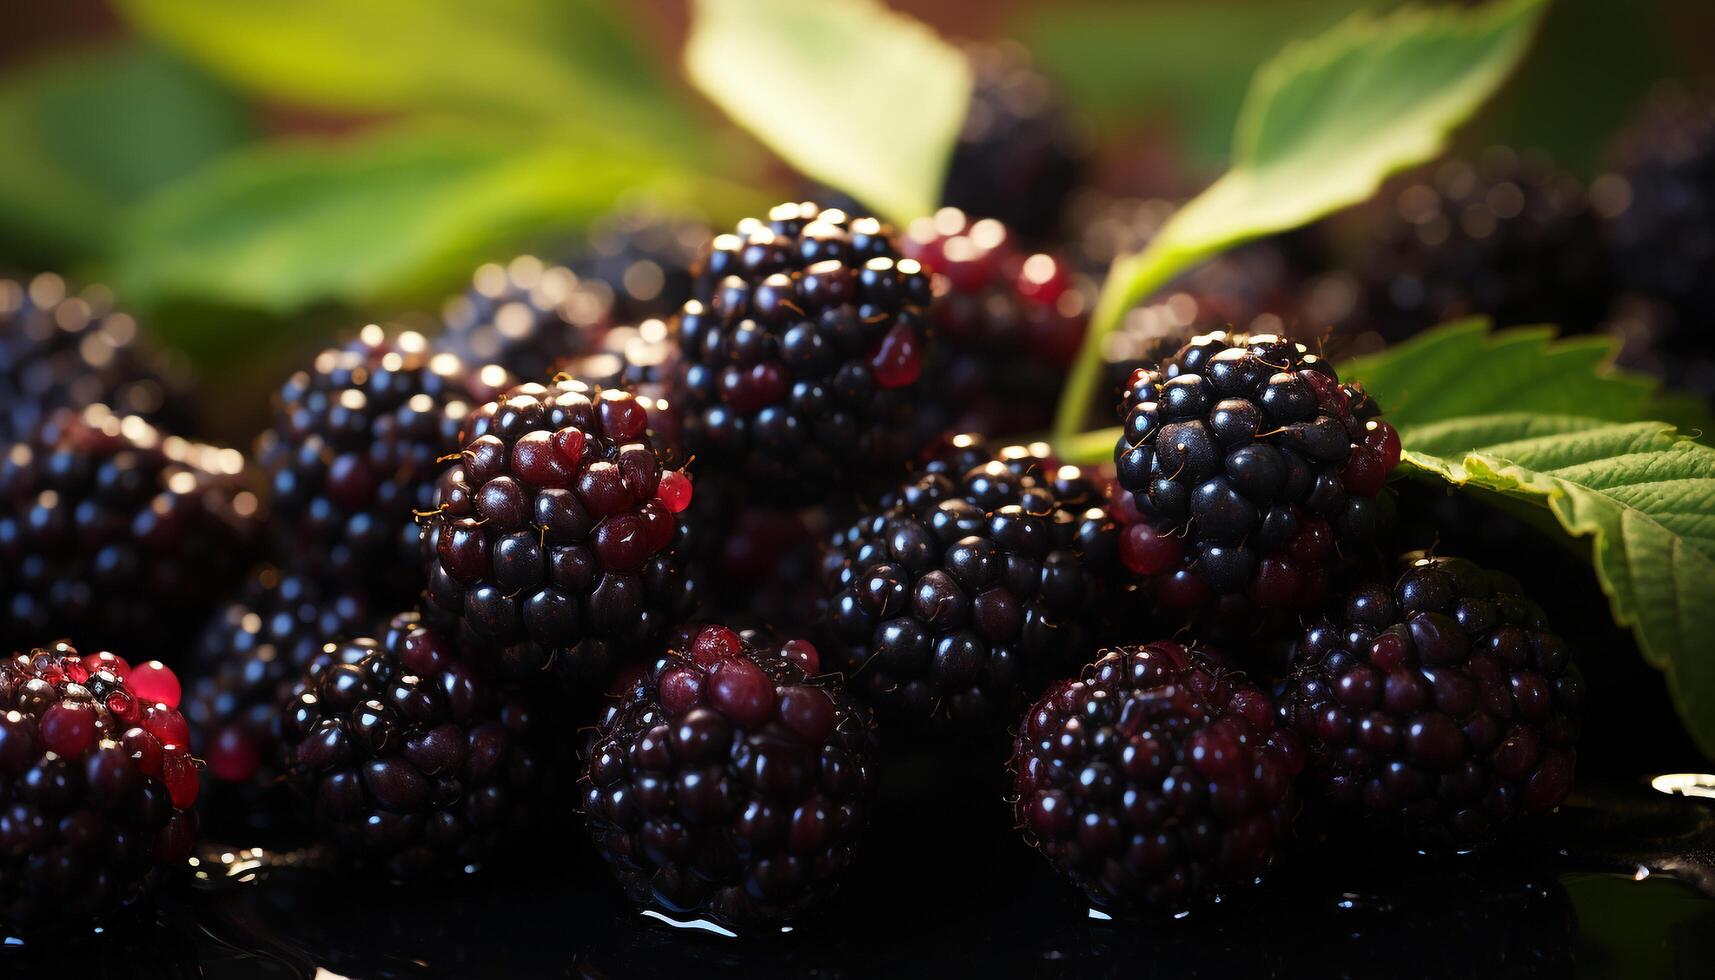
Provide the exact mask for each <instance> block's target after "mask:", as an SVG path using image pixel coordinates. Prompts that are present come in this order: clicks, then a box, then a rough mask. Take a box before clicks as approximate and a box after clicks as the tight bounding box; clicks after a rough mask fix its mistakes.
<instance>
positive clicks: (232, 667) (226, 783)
mask: <svg viewBox="0 0 1715 980" xmlns="http://www.w3.org/2000/svg"><path fill="white" fill-rule="evenodd" d="M369 626H370V623H369V617H368V604H367V602H366V601H365V600H364V597H363V596H362V595H359V594H356V593H341V594H332V595H325V594H323V593H322V591H321V589H320V587H319V586H318V585H317V584H316V582H315V580H314V579H311V578H307V577H305V576H301V575H292V574H290V573H287V572H282V571H281V570H279V569H277V568H274V567H272V566H268V565H264V566H262V567H260V568H257V569H255V570H254V571H253V572H252V573H251V575H250V577H249V579H248V580H247V581H246V583H245V586H244V589H243V592H242V593H241V594H240V595H239V597H237V598H236V599H235V600H234V601H232V602H230V603H228V604H227V605H226V606H225V607H224V608H221V609H219V610H216V612H215V614H214V615H213V616H212V617H211V618H210V619H209V621H208V623H207V625H206V626H204V627H203V632H202V636H201V637H200V638H199V639H198V641H197V645H196V648H195V651H194V653H193V657H194V662H195V665H196V668H197V670H196V679H195V681H194V682H193V683H192V685H191V690H190V692H189V695H188V696H187V697H186V699H185V706H184V714H185V719H186V720H187V721H189V722H190V726H191V746H192V748H194V749H195V750H196V752H197V755H198V757H200V758H202V759H203V760H205V761H206V763H207V765H208V774H209V776H210V777H212V779H213V780H214V782H213V784H212V785H211V787H210V788H211V789H222V790H224V789H227V788H229V787H231V786H234V785H237V786H242V787H254V786H256V785H259V784H260V783H262V782H265V781H266V780H264V779H262V778H260V777H261V774H262V773H263V772H264V771H265V770H268V771H271V769H272V765H271V764H272V762H273V761H274V756H275V743H276V740H277V738H278V731H277V729H278V721H279V707H280V702H281V700H282V698H283V697H284V695H285V694H286V692H287V691H288V690H289V689H290V688H291V686H292V684H293V683H295V682H296V681H297V679H298V676H299V675H300V674H301V673H302V672H303V671H304V669H305V668H307V667H308V666H309V664H310V661H311V660H312V659H314V658H315V657H316V656H317V655H318V654H320V653H321V652H322V648H323V647H324V646H326V645H327V644H329V643H332V642H334V641H336V640H341V639H344V638H345V637H348V636H355V635H357V634H358V633H360V632H361V631H363V630H365V629H367V628H368V627H369ZM237 795H240V796H251V795H254V794H249V793H244V792H240V793H238V794H237Z"/></svg>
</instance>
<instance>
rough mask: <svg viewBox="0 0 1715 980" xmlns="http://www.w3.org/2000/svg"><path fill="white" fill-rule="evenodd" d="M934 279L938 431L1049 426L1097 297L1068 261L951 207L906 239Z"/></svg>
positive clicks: (932, 368) (932, 370)
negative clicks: (1034, 248) (1021, 242)
mask: <svg viewBox="0 0 1715 980" xmlns="http://www.w3.org/2000/svg"><path fill="white" fill-rule="evenodd" d="M900 249H901V250H902V251H903V252H904V253H905V256H906V257H907V258H911V259H915V260H917V262H918V263H919V264H920V265H922V267H923V268H924V269H925V270H926V271H928V272H929V273H930V274H931V275H932V277H933V278H932V280H931V288H932V291H933V294H934V302H933V304H932V307H931V309H932V311H933V318H934V322H935V327H936V331H937V332H936V344H935V349H934V352H933V354H932V356H931V357H930V359H929V364H928V367H927V368H926V372H927V374H928V377H929V382H928V384H927V388H928V390H929V391H930V392H932V393H933V398H932V399H931V401H932V403H933V405H934V406H936V407H938V408H940V409H941V411H939V412H935V411H925V412H922V413H921V416H922V420H923V421H924V424H925V428H926V430H927V431H930V432H931V433H939V432H946V431H961V432H963V431H969V432H983V433H986V434H988V435H990V436H1006V435H1012V434H1017V433H1023V432H1037V431H1042V430H1044V429H1047V428H1048V426H1049V425H1050V423H1052V422H1053V409H1054V402H1055V399H1057V398H1058V397H1059V393H1060V384H1061V381H1062V379H1064V377H1065V375H1066V373H1067V371H1068V370H1069V369H1070V367H1071V363H1072V360H1073V359H1074V358H1075V357H1076V356H1077V353H1078V347H1079V345H1080V344H1082V342H1083V339H1084V330H1085V328H1086V327H1087V326H1088V324H1089V299H1090V297H1089V294H1088V292H1087V291H1086V290H1085V289H1083V288H1082V284H1081V283H1080V282H1078V281H1077V280H1075V279H1074V277H1073V275H1072V273H1071V271H1070V269H1069V268H1068V267H1067V265H1066V263H1064V262H1062V261H1060V260H1058V259H1056V258H1055V257H1054V256H1052V255H1048V254H1046V253H1043V252H1036V253H1030V252H1027V251H1026V250H1024V249H1022V248H1020V247H1018V245H1017V244H1016V243H1015V242H1013V241H1012V240H1011V238H1010V236H1009V233H1008V231H1007V229H1006V226H1004V225H1002V224H1001V223H1000V222H999V221H996V220H994V219H992V218H985V219H982V220H980V221H973V220H972V219H970V218H968V217H966V215H965V214H964V212H962V211H959V210H958V209H957V208H942V209H941V210H940V211H939V212H937V213H936V214H935V216H934V217H932V218H924V219H921V220H919V221H917V222H915V223H913V224H912V226H911V227H910V229H909V230H908V231H907V233H906V235H905V237H904V238H903V239H901V240H900Z"/></svg>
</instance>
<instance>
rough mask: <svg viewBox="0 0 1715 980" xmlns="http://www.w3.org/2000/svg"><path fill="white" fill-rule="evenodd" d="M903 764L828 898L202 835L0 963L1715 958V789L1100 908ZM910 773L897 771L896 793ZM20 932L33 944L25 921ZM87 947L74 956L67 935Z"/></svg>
mask: <svg viewBox="0 0 1715 980" xmlns="http://www.w3.org/2000/svg"><path fill="white" fill-rule="evenodd" d="M929 775H930V773H929V772H928V771H927V770H925V771H923V772H921V773H913V772H911V771H910V770H909V769H906V770H903V772H902V775H901V777H900V778H901V779H902V780H904V782H902V783H897V784H896V785H895V787H894V788H893V789H894V790H895V791H893V792H888V793H887V799H886V801H884V806H883V807H882V809H881V812H880V814H879V816H878V825H877V833H876V834H875V835H874V836H873V837H872V838H871V840H870V844H871V849H870V852H869V854H868V855H867V858H866V859H865V860H864V861H862V862H860V865H859V867H858V869H857V871H856V873H855V874H854V876H853V878H852V879H851V880H850V881H849V882H848V886H847V887H846V888H844V889H843V890H842V891H841V892H840V894H839V895H838V896H837V898H836V899H835V901H834V904H833V906H832V907H831V908H829V909H827V910H826V912H825V914H824V915H822V916H819V917H818V918H817V919H816V920H815V921H813V922H806V923H802V924H800V925H799V926H798V928H796V929H794V930H791V931H788V932H784V933H780V932H775V933H758V934H751V935H744V936H740V937H737V938H730V937H726V936H721V935H717V934H715V933H714V932H712V931H708V930H707V928H706V927H705V928H702V929H699V928H696V927H687V926H685V925H678V926H675V925H670V924H668V923H665V922H664V921H661V920H659V919H655V918H650V917H647V916H645V915H643V914H640V913H639V912H637V911H635V910H633V909H631V908H629V907H627V905H626V903H625V901H624V899H623V897H622V896H621V895H620V894H619V892H618V891H617V889H616V888H614V886H613V885H611V884H610V883H609V882H608V880H607V877H606V874H605V872H604V870H603V869H602V868H601V866H600V865H599V863H598V862H597V861H596V860H595V858H594V857H593V855H592V854H591V853H590V852H589V851H588V849H587V846H586V845H585V843H584V841H583V839H582V837H581V834H580V832H579V831H578V828H577V827H576V826H575V825H574V824H570V823H568V825H567V827H566V833H565V835H564V836H563V837H560V838H552V837H547V836H544V837H542V838H541V839H540V840H537V841H535V842H533V846H532V847H530V848H528V849H527V850H526V851H525V852H524V853H520V854H516V855H513V856H512V857H511V859H510V860H508V861H507V862H506V863H505V864H504V866H500V867H495V868H492V869H490V870H488V871H485V872H483V873H480V874H476V875H471V876H467V877H463V878H460V879H457V880H453V881H443V882H436V883H432V884H428V885H415V886H405V885H398V884H392V883H388V882H385V881H377V880H373V879H366V878H362V877H354V876H351V875H341V874H333V873H329V872H328V871H327V870H326V869H325V867H321V866H319V865H320V859H319V858H318V857H317V856H315V855H302V854H299V855H289V854H288V855H285V856H283V857H282V856H278V855H275V854H272V853H264V852H260V851H258V852H245V851H240V850H234V851H232V852H229V853H228V855H227V856H226V860H224V861H223V860H221V856H220V855H218V854H214V853H210V854H209V855H207V856H206V857H205V859H204V860H203V861H202V862H201V863H200V864H199V866H198V867H197V868H196V869H195V872H194V873H192V874H190V875H187V876H186V877H185V878H184V879H183V880H181V881H178V882H175V883H174V886H173V887H172V888H170V889H168V891H167V893H166V894H165V895H164V896H163V898H162V900H161V902H160V903H159V905H158V908H157V909H155V910H154V911H153V912H152V913H151V914H150V915H149V916H148V917H146V918H142V919H140V920H139V921H132V922H128V923H123V924H116V925H115V926H113V927H112V928H110V929H109V930H108V931H107V932H106V934H104V935H100V936H88V935H84V936H80V937H78V938H77V939H76V940H75V945H74V946H72V947H70V948H68V942H71V941H70V940H67V939H60V940H57V941H49V940H32V941H29V942H25V943H23V944H22V945H12V946H10V948H7V949H4V950H0V976H7V977H12V976H19V977H24V976H37V975H41V976H66V975H67V974H65V973H64V972H63V970H64V969H65V967H66V965H67V960H66V956H67V955H68V953H70V954H72V955H75V958H76V963H77V968H76V971H75V972H74V973H73V974H71V975H75V976H98V977H115V978H117V977H139V978H147V977H163V978H165V977H173V978H177V977H209V978H240V977H279V978H283V980H285V978H305V980H310V978H317V977H323V978H325V977H328V976H329V975H332V976H343V977H352V978H358V977H363V978H368V977H471V976H479V977H488V976H493V977H560V976H578V977H687V976H699V977H709V976H825V977H882V976H887V977H900V976H908V977H909V976H969V975H988V976H1021V977H1060V976H1097V977H1107V976H1112V977H1120V976H1127V977H1131V976H1162V977H1229V976H1232V977H1240V976H1242V977H1249V978H1256V977H1300V976H1319V977H1473V976H1480V977H1486V976H1504V977H1538V976H1541V977H1558V976H1575V975H1576V976H1626V977H1632V976H1669V977H1700V976H1708V975H1710V969H1711V964H1715V898H1712V897H1710V893H1709V892H1707V891H1699V890H1698V887H1697V886H1699V885H1701V886H1703V887H1704V888H1709V887H1711V886H1715V800H1711V799H1706V798H1698V797H1695V796H1689V797H1688V796H1684V795H1677V794H1668V793H1664V792H1661V791H1659V790H1656V789H1652V788H1650V786H1649V784H1648V782H1647V781H1633V780H1626V781H1620V782H1614V783H1599V784H1597V785H1594V786H1581V787H1580V789H1579V791H1578V793H1577V794H1576V795H1575V796H1574V798H1573V799H1572V800H1570V801H1569V802H1568V803H1567V805H1566V806H1565V807H1563V808H1562V810H1561V811H1560V812H1559V813H1558V814H1556V815H1555V816H1554V817H1553V818H1552V819H1551V820H1549V821H1548V822H1546V823H1544V824H1542V825H1541V826H1540V827H1539V828H1538V832H1537V833H1534V834H1533V835H1532V836H1531V839H1530V840H1529V841H1528V843H1520V842H1515V843H1513V844H1511V845H1508V846H1506V847H1497V848H1493V849H1491V850H1489V851H1487V852H1484V853H1481V854H1476V855H1466V856H1461V857H1448V858H1438V859H1428V858H1422V857H1415V856H1389V855H1386V854H1384V853H1383V852H1382V851H1381V850H1379V849H1378V848H1376V847H1374V846H1371V845H1368V844H1366V843H1364V842H1362V841H1359V840H1355V839H1343V838H1338V837H1336V838H1333V839H1324V840H1313V841H1306V842H1304V843H1303V845H1302V847H1301V850H1300V852H1299V853H1295V854H1293V855H1291V856H1290V857H1289V859H1288V860H1287V861H1286V862H1284V863H1283V865H1282V867H1281V868H1280V869H1279V873H1278V874H1276V875H1275V876H1274V878H1273V879H1272V880H1271V882H1270V883H1269V884H1268V885H1267V886H1266V887H1264V888H1262V889H1259V890H1258V891H1257V892H1255V893H1252V894H1251V895H1248V896H1245V897H1243V898H1242V899H1240V900H1238V901H1235V902H1231V903H1229V904H1228V905H1226V906H1223V907H1220V908H1216V909H1211V910H1208V911H1205V912H1200V913H1197V914H1194V915H1190V916H1186V917H1184V918H1183V919H1180V920H1172V919H1162V920H1153V921H1124V920H1120V921H1103V920H1101V919H1099V918H1096V917H1093V916H1092V915H1091V913H1090V912H1089V911H1088V909H1087V907H1086V906H1085V905H1084V903H1082V902H1081V901H1080V900H1079V896H1078V895H1077V894H1076V893H1074V892H1073V891H1072V890H1071V889H1070V888H1068V887H1067V886H1064V885H1063V884H1061V883H1060V882H1059V881H1058V879H1056V878H1055V876H1054V875H1053V873H1052V872H1051V870H1050V869H1049V868H1048V866H1047V864H1046V863H1045V862H1043V861H1042V860H1041V859H1040V858H1039V857H1037V855H1035V854H1034V853H1033V852H1032V851H1030V850H1029V849H1028V848H1027V847H1026V846H1025V845H1024V844H1023V843H1022V842H1021V841H1020V840H1019V839H1018V838H1017V837H1016V835H1014V834H1013V833H1012V830H1011V828H1010V826H1009V824H1008V820H1007V814H1006V808H1005V807H1004V806H1003V805H1001V804H1000V803H999V800H998V793H995V794H994V795H990V794H989V792H988V791H989V790H994V789H996V788H995V787H992V786H984V785H983V783H984V782H986V779H978V778H974V777H973V778H966V776H969V775H970V774H966V776H959V775H958V774H953V775H952V776H951V777H950V778H949V776H948V774H947V773H946V771H944V770H942V771H940V773H939V775H938V776H937V777H936V780H935V785H933V786H930V785H928V784H924V783H916V784H914V783H915V779H916V777H918V776H929ZM901 790H903V791H904V792H899V791H901ZM12 942H13V943H17V942H18V941H17V940H13V941H12ZM73 950H75V952H73Z"/></svg>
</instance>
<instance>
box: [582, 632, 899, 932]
mask: <svg viewBox="0 0 1715 980" xmlns="http://www.w3.org/2000/svg"><path fill="white" fill-rule="evenodd" d="M759 642H760V641H759V640H758V639H757V638H756V637H755V636H754V635H753V634H748V633H747V634H744V635H743V637H742V638H741V637H740V635H739V634H737V633H734V632H732V631H730V630H727V629H725V628H724V627H713V628H710V629H707V630H705V631H703V633H702V634H701V635H699V636H698V638H697V639H696V640H695V641H694V642H692V643H690V644H676V645H675V650H674V651H673V652H670V653H669V654H667V655H666V656H665V657H663V658H662V659H661V660H659V661H658V662H656V663H655V664H654V665H652V666H651V668H650V669H649V671H648V672H647V674H646V675H645V676H642V677H640V678H639V679H638V680H636V681H635V682H634V683H632V684H631V685H629V686H628V688H627V689H626V690H625V692H624V694H623V695H622V696H621V697H620V698H619V699H618V700H617V701H616V702H615V703H613V704H612V705H611V707H610V708H609V709H608V711H607V714H606V717H605V718H604V720H603V721H602V723H601V727H600V730H599V731H598V733H597V735H596V738H595V742H594V746H593V748H592V750H591V752H590V755H589V768H588V772H587V774H586V775H585V777H584V780H583V782H582V783H581V784H580V785H581V789H582V791H583V800H584V814H585V817H586V818H587V824H588V828H589V833H590V837H591V839H592V840H593V841H594V842H595V844H596V847H597V849H598V850H599V851H600V852H601V854H602V856H603V858H605V859H606V860H607V862H608V865H609V866H610V867H611V868H612V869H613V872H614V874H615V875H616V876H617V877H618V879H619V882H620V884H621V885H622V886H623V887H624V888H625V890H626V892H627V893H628V894H629V895H630V896H631V898H632V900H633V901H636V902H638V903H639V904H643V905H648V906H654V907H657V908H660V909H662V910H664V911H667V912H669V913H671V914H674V915H680V916H707V917H711V918H714V919H716V920H717V921H721V922H725V923H727V924H729V925H731V926H737V927H742V926H745V925H753V924H758V923H777V922H781V921H784V920H791V919H795V918H796V917H798V916H800V915H801V914H804V913H807V912H809V911H811V910H813V909H814V907H815V906H816V905H817V904H818V903H819V902H820V901H822V900H823V899H825V898H826V897H827V895H828V894H829V893H830V892H831V891H832V890H833V888H834V886H835V885H836V884H837V882H838V880H839V878H840V876H841V875H842V874H843V873H844V871H845V870H846V869H847V867H849V866H850V865H851V863H852V860H853V858H854V856H855V855H856V853H857V850H858V845H859V841H860V839H861V837H862V834H863V830H864V827H865V825H866V822H867V820H868V811H869V800H870V791H871V789H872V787H873V782H874V770H873V768H872V763H871V759H870V754H871V743H872V729H871V724H870V718H869V713H868V711H867V710H865V709H863V708H861V707H857V706H854V705H853V704H852V702H851V701H850V700H849V699H848V698H847V697H846V695H845V693H844V692H843V691H842V689H841V686H840V683H839V679H838V677H836V676H832V675H823V674H817V673H816V671H817V664H816V654H815V653H814V651H813V650H811V651H809V653H808V656H807V657H806V656H805V655H804V652H803V651H805V650H807V649H808V648H806V647H803V646H802V645H801V644H798V645H788V648H787V649H788V651H789V652H788V653H786V654H782V653H781V652H780V651H779V650H778V649H776V648H774V647H772V646H769V647H763V646H759V645H758V644H759ZM793 650H796V651H797V653H798V655H797V656H795V657H794V656H793V655H792V653H791V652H790V651H793Z"/></svg>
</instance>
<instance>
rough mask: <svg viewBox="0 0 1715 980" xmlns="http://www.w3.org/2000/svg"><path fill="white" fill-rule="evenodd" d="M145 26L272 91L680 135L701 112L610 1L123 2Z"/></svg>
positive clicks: (617, 133) (343, 106)
mask: <svg viewBox="0 0 1715 980" xmlns="http://www.w3.org/2000/svg"><path fill="white" fill-rule="evenodd" d="M119 6H120V8H121V9H122V10H123V11H124V13H125V15H126V16H127V17H128V18H129V19H130V21H131V23H132V24H133V25H134V26H135V27H136V28H137V29H138V30H139V31H141V32H143V33H145V34H147V35H150V36H153V37H156V38H159V39H160V40H161V41H163V42H164V43H167V44H171V45H173V46H175V47H177V48H179V49H180V50H182V51H183V52H185V53H186V54H187V55H189V56H191V57H194V58H196V59H198V60H199V61H200V62H201V63H202V64H204V65H206V66H207V67H208V68H209V69H210V70H212V71H215V72H217V73H219V74H221V75H222V76H224V77H226V78H230V79H232V80H233V81H234V82H236V83H238V84H240V85H243V86H245V87H247V88H248V89H250V90H251V91H254V92H257V93H259V94H262V95H264V96H267V97H268V98H271V99H274V100H278V101H283V102H288V103H293V104H298V105H306V106H311V107H315V108H319V109H327V110H334V111H344V112H361V113H373V112H398V111H417V112H421V111H427V112H458V113H463V114H469V115H475V116H480V117H482V118H488V119H492V118H493V117H495V116H496V115H497V114H502V115H506V116H509V117H512V118H515V119H521V120H524V121H527V122H529V123H531V124H535V125H542V124H546V123H556V124H560V125H565V126H568V127H575V128H576V129H577V131H578V132H579V133H580V134H582V135H583V137H584V138H588V137H589V136H591V135H593V134H604V133H605V134H607V135H610V136H612V137H613V138H615V139H619V138H629V137H630V136H633V135H641V136H645V137H647V138H648V139H651V140H654V141H656V142H657V143H663V144H682V143H684V142H685V141H686V140H687V139H688V138H690V137H692V136H693V134H696V133H697V132H698V126H697V124H696V120H695V119H694V117H692V116H691V115H690V113H688V112H687V111H686V109H685V107H684V106H683V105H682V104H681V103H680V102H679V100H678V99H676V98H675V97H674V95H673V93H672V92H671V91H669V90H668V89H667V87H666V85H665V84H664V82H663V72H661V71H660V70H659V68H658V67H657V66H656V65H654V64H653V63H652V61H651V59H650V57H649V56H648V55H647V53H646V52H645V51H644V50H643V48H642V46H641V45H640V44H639V43H638V40H637V37H636V32H635V31H634V30H633V29H632V26H631V25H630V24H629V23H627V21H626V20H625V18H624V17H623V16H621V15H620V14H619V13H618V12H617V11H616V10H615V9H614V7H613V6H612V5H610V4H608V3H604V2H602V0H482V2H480V3H472V2H467V0H362V2H358V3H352V2H348V0H294V2H292V3H280V2H277V0H120V3H119Z"/></svg>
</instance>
